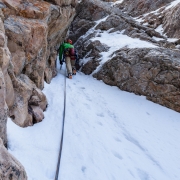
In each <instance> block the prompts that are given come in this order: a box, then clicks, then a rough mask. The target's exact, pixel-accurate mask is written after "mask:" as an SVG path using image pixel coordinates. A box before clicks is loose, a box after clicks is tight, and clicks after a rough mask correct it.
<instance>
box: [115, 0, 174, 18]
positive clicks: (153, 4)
mask: <svg viewBox="0 0 180 180" xmlns="http://www.w3.org/2000/svg"><path fill="white" fill-rule="evenodd" d="M172 1H173V0H125V1H123V3H122V4H119V5H117V6H118V7H119V8H120V9H122V10H123V11H125V12H127V13H129V14H130V15H131V16H139V15H142V14H145V13H148V12H150V11H155V10H156V9H158V8H160V7H162V6H165V5H166V4H168V3H170V2H172Z"/></svg>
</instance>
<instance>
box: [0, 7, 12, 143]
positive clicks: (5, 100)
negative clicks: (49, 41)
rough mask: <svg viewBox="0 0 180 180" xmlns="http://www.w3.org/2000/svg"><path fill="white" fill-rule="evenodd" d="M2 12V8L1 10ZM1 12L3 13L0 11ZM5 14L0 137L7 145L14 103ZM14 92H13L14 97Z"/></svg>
mask: <svg viewBox="0 0 180 180" xmlns="http://www.w3.org/2000/svg"><path fill="white" fill-rule="evenodd" d="M0 12H1V10H0ZM0 14H1V13H0ZM3 18H4V17H3V15H2V14H1V16H0V138H1V139H2V140H3V143H4V145H5V146H6V145H7V135H6V123H7V116H8V105H11V104H12V100H11V99H10V97H7V96H10V94H11V93H12V89H13V88H12V82H11V79H10V77H9V75H8V72H7V69H8V65H9V61H10V52H9V49H8V48H7V38H6V36H5V30H4V25H3V21H2V19H3ZM6 87H7V88H8V89H7V88H6ZM13 97H14V94H13V93H12V94H11V98H12V99H13Z"/></svg>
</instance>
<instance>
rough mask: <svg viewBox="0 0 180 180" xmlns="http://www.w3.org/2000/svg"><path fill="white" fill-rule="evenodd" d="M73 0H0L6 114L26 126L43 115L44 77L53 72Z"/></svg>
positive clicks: (73, 9)
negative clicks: (6, 60)
mask: <svg viewBox="0 0 180 180" xmlns="http://www.w3.org/2000/svg"><path fill="white" fill-rule="evenodd" d="M76 5H77V1H76V0H68V1H64V0H54V1H53V0H52V1H50V0H49V1H35V0H16V1H14V0H1V2H0V8H1V14H2V15H3V20H4V29H5V31H4V32H5V34H6V36H7V39H8V40H7V47H8V49H9V50H8V52H9V51H10V52H9V63H7V67H6V68H7V69H8V72H4V76H5V77H4V81H5V83H6V86H5V89H6V94H7V96H5V99H6V103H7V106H8V108H9V114H8V115H9V116H10V117H11V119H12V120H13V121H14V122H15V123H16V124H17V125H19V126H21V127H26V126H29V125H33V124H34V123H36V122H40V121H42V119H43V118H44V116H43V111H44V110H45V109H46V106H47V100H46V97H45V95H44V94H43V93H42V92H41V90H42V89H43V87H44V81H46V82H47V83H50V82H51V80H52V78H53V77H54V76H56V73H57V72H56V57H57V51H58V48H59V45H60V43H61V42H62V41H63V40H64V39H65V37H66V35H67V31H68V28H69V25H70V23H71V22H72V20H73V18H74V16H75V7H76Z"/></svg>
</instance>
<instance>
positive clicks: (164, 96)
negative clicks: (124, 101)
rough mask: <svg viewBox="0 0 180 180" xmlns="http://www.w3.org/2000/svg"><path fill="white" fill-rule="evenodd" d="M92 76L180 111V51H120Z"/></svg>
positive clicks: (126, 49) (137, 49) (146, 49)
mask: <svg viewBox="0 0 180 180" xmlns="http://www.w3.org/2000/svg"><path fill="white" fill-rule="evenodd" d="M93 76H94V77H96V78H97V79H98V80H103V81H104V82H105V83H106V84H109V85H112V86H117V87H119V88H120V89H122V90H125V91H128V92H133V93H135V94H138V95H144V96H146V97H147V99H149V100H151V101H153V102H155V103H158V104H161V105H164V106H166V107H169V108H171V109H174V110H176V111H178V112H180V82H179V77H180V52H179V51H174V50H167V49H164V48H157V49H148V48H143V49H139V48H136V49H129V48H124V49H120V50H118V51H117V52H115V53H114V54H113V58H112V59H110V60H109V61H107V62H106V63H105V64H104V65H103V66H102V68H101V70H99V71H98V72H97V73H95V74H94V75H93Z"/></svg>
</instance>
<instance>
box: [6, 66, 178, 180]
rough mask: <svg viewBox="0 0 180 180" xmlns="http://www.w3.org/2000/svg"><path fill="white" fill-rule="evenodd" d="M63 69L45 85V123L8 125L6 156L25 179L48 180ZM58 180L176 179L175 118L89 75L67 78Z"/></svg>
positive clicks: (172, 113)
mask: <svg viewBox="0 0 180 180" xmlns="http://www.w3.org/2000/svg"><path fill="white" fill-rule="evenodd" d="M64 73H65V67H64V66H63V69H62V70H61V71H60V70H59V71H58V76H57V77H55V78H54V79H53V80H52V83H51V84H50V85H48V84H45V89H44V93H45V94H46V95H47V98H48V102H49V106H48V109H47V111H46V112H45V119H44V120H43V122H41V123H39V124H35V125H34V126H32V127H28V128H25V129H22V128H20V127H17V126H16V125H15V124H14V123H13V122H12V121H11V120H8V140H9V152H10V153H12V154H13V155H14V156H15V157H16V158H17V159H19V161H20V162H21V163H22V164H23V165H24V166H25V169H26V171H27V174H28V180H53V179H54V176H55V170H56V167H55V166H56V163H57V157H58V149H59V141H60V134H61V126H62V113H63V89H64ZM66 106H67V109H66V119H65V131H64V133H65V134H64V144H63V152H62V161H61V169H60V172H59V173H60V174H59V180H179V179H180V163H179V162H180V140H179V137H180V131H179V129H180V120H179V117H180V114H179V113H177V112H175V111H172V110H170V109H168V108H166V107H163V106H160V105H158V104H154V103H153V102H150V101H147V100H146V99H145V97H143V96H136V95H134V94H132V93H128V92H123V91H121V90H119V89H118V88H117V87H111V86H108V85H105V84H104V83H103V82H101V81H97V80H96V79H94V78H93V77H91V76H86V75H84V74H82V73H77V75H76V76H74V77H73V79H72V80H69V79H67V102H66Z"/></svg>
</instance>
